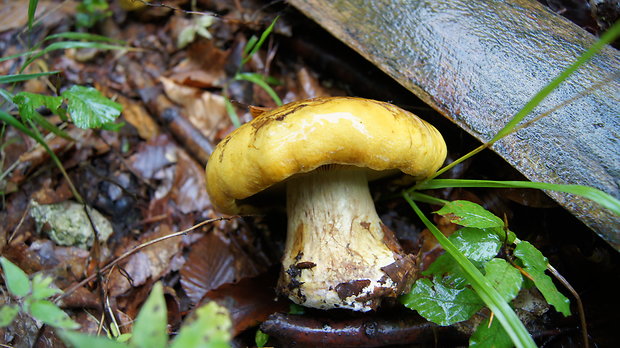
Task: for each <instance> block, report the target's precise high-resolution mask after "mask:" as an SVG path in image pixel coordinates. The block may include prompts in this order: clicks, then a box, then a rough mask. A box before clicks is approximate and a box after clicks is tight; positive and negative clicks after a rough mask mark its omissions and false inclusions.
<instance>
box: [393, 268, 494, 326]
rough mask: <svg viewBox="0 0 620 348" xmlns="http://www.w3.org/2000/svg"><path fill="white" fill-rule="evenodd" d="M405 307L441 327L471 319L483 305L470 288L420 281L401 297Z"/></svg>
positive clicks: (427, 280)
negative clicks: (457, 287)
mask: <svg viewBox="0 0 620 348" xmlns="http://www.w3.org/2000/svg"><path fill="white" fill-rule="evenodd" d="M400 301H401V303H402V304H403V305H405V307H407V308H410V309H414V310H416V311H417V312H418V313H420V315H421V316H423V317H424V318H426V319H428V320H430V321H432V322H434V323H436V324H439V325H441V326H447V325H452V324H454V323H458V322H461V321H464V320H467V319H469V318H470V317H471V316H472V315H474V314H475V313H476V312H477V311H479V310H480V308H482V307H483V305H484V304H483V303H482V301H481V300H480V298H479V297H478V295H476V293H475V292H474V291H473V290H471V289H469V288H461V289H456V288H450V287H447V286H445V285H443V284H441V283H439V282H437V281H435V280H433V281H432V282H431V280H429V279H420V280H418V281H416V282H415V284H414V285H413V288H412V289H411V291H410V292H409V293H408V294H406V295H404V296H401V297H400Z"/></svg>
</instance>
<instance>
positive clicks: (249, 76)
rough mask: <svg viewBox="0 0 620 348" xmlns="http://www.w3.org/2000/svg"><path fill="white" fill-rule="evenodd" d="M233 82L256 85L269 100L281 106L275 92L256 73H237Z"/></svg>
mask: <svg viewBox="0 0 620 348" xmlns="http://www.w3.org/2000/svg"><path fill="white" fill-rule="evenodd" d="M235 80H246V81H250V82H252V83H255V84H257V85H258V86H259V87H261V88H262V89H264V90H265V92H267V94H269V96H270V97H271V99H273V101H275V102H276V104H277V105H278V106H280V105H282V99H280V97H279V96H278V94H277V93H276V91H274V90H273V88H271V86H269V85H268V84H267V82H265V80H264V78H263V76H262V75H260V74H256V73H239V74H237V75H235Z"/></svg>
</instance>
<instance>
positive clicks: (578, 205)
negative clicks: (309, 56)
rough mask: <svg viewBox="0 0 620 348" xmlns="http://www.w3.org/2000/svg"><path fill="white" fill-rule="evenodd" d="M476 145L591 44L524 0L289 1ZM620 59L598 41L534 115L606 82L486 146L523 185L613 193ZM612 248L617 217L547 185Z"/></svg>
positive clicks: (617, 179)
mask: <svg viewBox="0 0 620 348" xmlns="http://www.w3.org/2000/svg"><path fill="white" fill-rule="evenodd" d="M289 3H290V4H292V5H293V6H295V7H296V8H298V9H299V10H301V11H302V12H303V13H304V14H305V15H307V16H308V17H310V18H312V19H313V20H315V21H316V22H318V23H319V24H320V25H321V26H323V27H324V28H325V29H327V30H328V31H329V32H331V33H332V35H334V36H335V37H337V38H338V39H340V40H341V41H343V42H345V43H346V44H347V45H349V46H350V47H351V48H353V49H354V50H355V51H357V52H358V53H360V54H361V55H362V56H363V57H365V58H366V59H368V60H369V61H371V62H372V63H374V64H375V65H376V66H378V67H379V68H380V69H382V70H383V71H384V72H385V73H387V74H388V75H390V76H391V77H392V78H394V79H395V80H396V81H398V82H399V83H400V84H402V85H403V86H405V87H406V88H407V89H409V90H410V91H411V92H413V93H414V94H416V95H417V96H418V97H420V98H422V99H423V100H424V101H425V102H426V103H428V104H429V105H431V106H432V107H434V108H435V109H436V110H438V111H439V112H440V113H442V114H443V115H444V116H446V117H448V118H449V119H451V120H452V121H454V122H455V123H457V124H458V125H459V126H460V127H462V128H463V129H465V130H466V131H467V132H469V133H470V134H472V135H473V136H475V137H476V138H478V139H479V140H481V141H488V140H490V139H491V138H492V137H493V135H494V134H496V132H497V131H499V130H500V129H501V127H502V126H504V125H505V123H506V122H507V121H508V120H509V118H510V117H511V116H512V115H514V114H515V113H516V112H517V111H518V110H519V109H520V108H521V107H522V106H523V105H525V103H526V102H527V101H528V100H529V99H530V98H531V97H532V96H533V95H534V94H535V93H536V92H538V91H539V90H540V89H541V88H542V87H543V86H545V85H546V84H547V83H548V82H549V81H550V80H551V79H552V78H553V77H555V76H556V75H558V74H559V73H560V72H561V71H562V70H563V69H565V68H566V67H568V66H569V65H570V64H571V63H572V62H573V61H574V60H575V58H576V57H578V56H579V55H580V54H581V53H582V52H584V51H585V50H586V49H587V47H589V46H590V45H592V44H593V43H594V42H595V41H596V39H595V38H594V37H593V36H592V35H590V34H589V33H587V32H585V31H584V30H582V29H581V28H579V27H577V26H576V25H574V24H572V23H570V22H568V21H567V20H565V19H564V18H562V17H560V16H558V15H556V14H554V13H552V12H550V11H548V10H547V9H545V8H543V7H542V6H541V5H540V4H538V3H537V2H535V1H530V0H508V1H480V0H477V1H471V0H426V1H424V0H419V1H388V0H378V1H373V0H335V1H334V0H289ZM619 67H620V55H619V53H618V51H617V50H615V49H613V48H611V47H606V48H605V49H604V50H603V51H602V53H601V54H600V55H598V56H596V57H595V58H594V59H593V60H591V61H590V62H589V63H587V64H586V66H584V67H583V68H582V69H580V70H579V71H578V72H577V73H576V74H574V75H573V76H572V77H571V78H570V79H569V80H568V81H566V82H565V83H564V84H562V86H561V87H560V88H558V89H557V90H556V91H554V92H553V93H552V94H551V95H550V96H549V97H548V98H547V99H546V100H545V101H544V102H543V103H542V104H541V105H540V106H539V107H538V108H536V110H535V112H534V115H537V114H539V113H541V112H544V111H546V110H549V109H551V108H553V107H554V106H556V105H558V104H560V103H561V102H563V101H565V100H567V99H570V98H572V97H574V96H575V95H577V94H579V93H580V92H583V91H584V90H585V89H586V88H588V87H589V86H592V85H593V84H595V83H597V82H600V81H604V80H606V79H607V80H609V79H610V77H611V76H612V75H613V74H616V76H615V78H613V79H612V80H611V81H610V82H609V83H606V84H604V85H602V86H600V87H597V89H596V90H594V91H589V92H588V93H587V94H586V95H585V96H584V97H582V98H580V99H578V100H576V101H574V102H572V103H571V104H569V105H567V106H565V107H563V108H561V109H559V110H558V111H556V112H554V113H553V114H551V115H550V116H547V117H545V118H543V119H542V120H540V121H538V122H536V123H534V124H533V125H532V126H530V127H528V128H526V129H523V130H521V131H519V132H518V133H516V134H513V135H511V136H508V137H507V138H505V139H504V140H501V141H500V142H498V143H497V144H495V145H494V146H493V150H494V151H495V152H497V153H498V154H499V155H500V156H502V157H503V158H504V159H506V161H508V162H509V163H511V164H512V165H513V166H514V167H515V168H517V169H518V170H519V171H520V172H521V173H523V174H524V175H525V176H526V177H527V178H529V179H530V180H532V181H539V182H550V183H558V184H582V185H590V186H594V187H597V188H599V189H601V190H603V191H605V192H607V193H609V194H611V195H613V196H614V197H616V198H619V197H620V188H619V186H620V144H619V135H618V132H619V131H620V117H618V116H619V115H620V100H619V93H618V91H620V81H619V79H618V77H617V74H618V69H619ZM549 195H550V196H551V197H552V198H554V199H555V200H556V201H557V202H558V203H560V204H561V205H562V206H564V207H565V208H566V209H568V210H569V211H571V212H572V213H573V214H574V215H575V216H577V217H578V218H579V219H580V220H581V221H583V222H584V223H585V224H586V225H588V226H589V227H590V228H592V229H593V230H594V231H596V232H597V233H598V234H599V235H600V236H601V237H602V238H603V239H605V240H606V241H607V242H609V243H610V244H611V245H612V246H614V247H615V248H616V249H617V250H620V217H618V216H616V215H615V214H613V213H612V212H611V211H609V210H607V209H605V208H603V207H601V206H599V205H597V204H595V203H593V202H591V201H588V200H586V199H582V198H580V197H576V196H572V195H568V194H563V193H553V192H550V193H549Z"/></svg>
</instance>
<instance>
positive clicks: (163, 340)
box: [61, 283, 232, 348]
mask: <svg viewBox="0 0 620 348" xmlns="http://www.w3.org/2000/svg"><path fill="white" fill-rule="evenodd" d="M167 324H168V320H167V312H166V302H165V301H164V295H163V286H162V285H161V283H156V284H155V285H154V286H153V289H152V290H151V293H150V294H149V297H148V299H147V300H146V302H145V303H144V305H143V306H142V309H141V310H140V313H139V314H138V316H137V318H136V321H135V323H134V327H133V332H132V333H131V334H130V335H128V334H125V335H121V336H119V337H118V338H117V339H116V340H113V339H110V338H107V337H101V336H90V335H87V334H83V333H78V332H72V331H62V332H61V337H62V339H63V341H65V343H67V344H68V345H70V346H72V347H76V348H97V347H110V348H158V347H159V348H164V347H170V348H228V347H230V343H229V342H230V340H231V338H232V337H231V327H232V323H231V321H230V317H229V315H228V311H227V310H226V309H225V308H224V307H221V306H219V305H218V304H217V303H215V302H209V303H207V304H206V305H204V306H202V307H200V308H198V309H196V311H195V313H194V316H193V318H192V319H190V320H188V322H186V324H185V325H184V326H183V327H182V328H181V330H180V331H179V334H178V335H177V336H176V338H174V340H172V341H170V342H168V332H167ZM127 338H128V339H127ZM125 341H128V342H127V343H125Z"/></svg>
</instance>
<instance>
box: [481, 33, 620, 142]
mask: <svg viewBox="0 0 620 348" xmlns="http://www.w3.org/2000/svg"><path fill="white" fill-rule="evenodd" d="M619 35H620V21H617V22H616V23H615V24H614V25H613V26H612V27H611V28H610V29H609V30H608V31H607V32H606V33H605V34H603V35H602V36H601V38H600V39H599V40H598V41H596V42H595V43H594V45H592V46H590V48H589V49H588V50H587V51H586V52H584V53H583V54H582V55H581V56H580V57H579V58H577V60H576V61H575V62H574V63H573V64H572V65H571V66H569V67H568V68H566V70H564V71H562V73H561V74H560V75H558V76H557V77H556V78H555V79H553V80H552V81H551V82H549V84H547V85H546V86H545V87H543V89H541V90H540V91H539V92H538V93H536V95H535V96H534V97H533V98H532V99H530V101H529V102H527V104H525V106H524V107H523V108H522V109H521V110H519V112H517V114H516V115H514V117H513V118H512V119H511V120H510V121H508V123H507V124H506V125H505V126H504V128H502V129H501V130H500V131H499V132H498V133H497V134H496V135H495V136H494V137H493V139H491V141H490V143H494V142H496V141H498V140H499V139H501V138H503V137H504V136H506V135H507V134H508V133H510V131H511V130H512V129H513V128H514V127H515V126H516V125H517V124H518V123H519V122H521V121H522V120H523V118H524V117H525V116H527V114H529V113H530V112H531V111H532V110H533V109H534V108H535V107H536V106H538V104H540V102H541V101H542V100H543V99H545V98H546V97H547V96H548V95H549V94H550V93H551V92H553V90H554V89H556V88H557V87H558V86H559V85H560V83H562V82H563V81H564V80H566V79H567V78H568V77H569V76H571V75H572V74H573V73H574V72H575V71H577V69H578V68H579V67H580V66H581V65H583V64H584V63H585V62H587V61H588V60H590V58H592V56H594V55H595V54H596V53H598V52H599V51H600V50H602V49H603V47H605V46H606V45H607V44H609V43H611V42H612V41H613V40H615V39H616V37H618V36H619Z"/></svg>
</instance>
